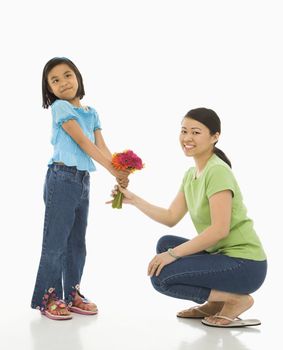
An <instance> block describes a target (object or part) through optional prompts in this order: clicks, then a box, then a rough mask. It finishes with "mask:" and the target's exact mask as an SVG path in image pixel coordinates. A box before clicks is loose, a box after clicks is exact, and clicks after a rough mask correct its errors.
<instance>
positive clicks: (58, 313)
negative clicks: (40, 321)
mask: <svg viewBox="0 0 283 350" xmlns="http://www.w3.org/2000/svg"><path fill="white" fill-rule="evenodd" d="M41 313H42V315H44V316H46V317H48V318H50V319H51V320H57V321H60V320H70V319H72V314H71V313H70V311H69V309H68V307H67V305H66V303H65V302H64V301H63V300H57V299H51V300H49V301H48V303H47V305H46V309H45V310H43V311H42V312H41Z"/></svg>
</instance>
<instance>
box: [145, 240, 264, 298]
mask: <svg viewBox="0 0 283 350" xmlns="http://www.w3.org/2000/svg"><path fill="white" fill-rule="evenodd" d="M187 241H188V240H187V239H185V238H181V237H176V236H169V235H168V236H164V237H161V238H160V240H159V241H158V243H157V253H158V254H159V253H163V252H166V251H167V249H168V248H174V247H176V246H178V245H180V244H182V243H184V242H187ZM266 271H267V262H266V261H254V260H249V259H242V258H232V257H229V256H226V255H221V254H209V253H207V252H200V253H197V254H193V255H188V256H185V257H182V258H180V259H178V260H176V261H174V262H173V263H171V264H169V265H166V266H164V267H163V269H162V270H161V273H160V275H159V276H158V277H156V276H153V277H152V278H151V282H152V284H153V287H154V288H155V289H156V290H157V291H158V292H160V293H162V294H165V295H168V296H171V297H174V298H179V299H186V300H192V301H194V302H196V303H199V304H202V303H204V302H205V301H207V299H208V297H209V294H210V292H211V290H212V289H215V290H218V291H224V292H230V293H236V294H250V293H253V292H254V291H256V290H257V289H258V288H259V287H260V286H261V285H262V283H263V281H264V279H265V276H266Z"/></svg>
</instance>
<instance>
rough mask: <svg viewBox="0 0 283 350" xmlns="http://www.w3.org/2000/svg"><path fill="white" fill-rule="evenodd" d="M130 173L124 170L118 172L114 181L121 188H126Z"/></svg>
mask: <svg viewBox="0 0 283 350" xmlns="http://www.w3.org/2000/svg"><path fill="white" fill-rule="evenodd" d="M129 174H130V172H129V171H126V170H119V171H118V174H117V176H116V181H117V182H118V184H119V185H120V186H121V187H122V188H127V187H128V184H129V179H128V176H129Z"/></svg>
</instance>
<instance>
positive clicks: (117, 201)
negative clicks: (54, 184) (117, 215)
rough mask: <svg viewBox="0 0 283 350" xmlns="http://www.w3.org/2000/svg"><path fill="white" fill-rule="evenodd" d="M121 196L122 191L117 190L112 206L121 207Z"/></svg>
mask: <svg viewBox="0 0 283 350" xmlns="http://www.w3.org/2000/svg"><path fill="white" fill-rule="evenodd" d="M123 197H124V195H123V193H122V192H120V191H118V193H117V194H116V196H115V197H114V199H113V202H112V208H116V209H121V208H122V202H123Z"/></svg>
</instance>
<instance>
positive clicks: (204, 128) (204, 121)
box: [113, 108, 267, 327]
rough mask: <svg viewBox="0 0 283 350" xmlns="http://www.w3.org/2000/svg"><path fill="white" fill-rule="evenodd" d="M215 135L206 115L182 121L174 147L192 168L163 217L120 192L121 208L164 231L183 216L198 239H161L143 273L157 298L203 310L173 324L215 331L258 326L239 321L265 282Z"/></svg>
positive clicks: (216, 124)
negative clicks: (196, 323) (198, 322)
mask: <svg viewBox="0 0 283 350" xmlns="http://www.w3.org/2000/svg"><path fill="white" fill-rule="evenodd" d="M220 132H221V126H220V120H219V118H218V116H217V114H216V113H215V112H214V111H212V110H210V109H206V108H197V109H194V110H191V111H190V112H188V113H187V115H186V116H185V117H184V119H183V121H182V128H181V133H180V144H181V147H182V149H183V151H184V153H185V156H187V157H193V158H194V161H195V167H193V168H190V169H189V170H188V171H187V172H186V173H185V176H184V179H183V182H182V185H181V187H180V190H179V192H178V194H177V196H176V198H175V199H174V200H173V202H172V204H171V205H170V207H169V208H168V209H163V208H159V207H156V206H154V205H152V204H150V203H148V202H146V201H145V200H143V199H142V198H140V197H138V196H137V195H135V194H134V193H132V192H130V191H128V190H125V189H122V188H120V190H121V192H122V193H123V194H124V202H125V203H130V204H132V205H134V206H135V207H137V208H138V209H139V210H141V211H142V212H143V213H144V214H146V215H147V216H149V217H150V218H151V219H153V220H155V221H158V222H160V223H162V224H165V225H167V226H170V227H172V226H174V225H176V224H177V223H178V222H179V221H180V220H181V219H182V218H183V217H184V215H185V214H186V213H187V211H189V213H190V216H191V218H192V221H193V223H194V226H195V228H196V230H197V232H198V235H197V236H196V237H195V238H193V239H192V240H188V239H185V238H181V237H175V236H164V237H162V238H161V239H160V240H159V242H158V244H157V255H156V256H155V257H154V258H153V259H152V260H151V262H150V264H149V266H148V274H149V275H150V276H151V281H152V284H153V286H154V288H155V289H156V290H157V291H159V292H160V293H163V294H165V295H168V296H172V297H175V298H180V299H187V300H192V301H195V302H196V303H198V304H203V303H204V304H203V305H201V306H195V307H192V308H190V309H188V310H184V311H181V312H179V313H178V314H177V316H178V317H186V318H204V319H203V321H202V322H203V323H204V324H205V325H209V326H214V327H239V326H247V325H258V324H260V321H258V320H245V321H244V320H239V319H238V316H239V315H240V314H242V313H243V312H244V311H246V310H248V309H249V308H250V307H251V306H252V305H253V298H252V296H251V295H250V293H253V292H254V291H256V290H257V289H258V288H259V287H260V286H261V284H262V283H263V281H264V279H265V276H266V270H267V262H266V255H265V253H264V251H263V248H262V245H261V243H260V240H259V238H258V236H257V234H256V232H255V230H254V228H253V222H252V221H251V219H249V218H248V217H247V214H246V213H247V211H246V208H245V206H244V204H243V200H242V195H241V192H240V189H239V187H238V184H237V182H236V180H235V178H234V175H233V173H232V171H231V163H230V161H229V159H228V158H227V157H226V155H225V154H224V153H223V152H222V151H221V150H220V149H218V148H216V147H215V145H216V143H217V142H218V139H219V136H220ZM115 193H116V190H114V191H113V194H115ZM205 302H206V303H205Z"/></svg>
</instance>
